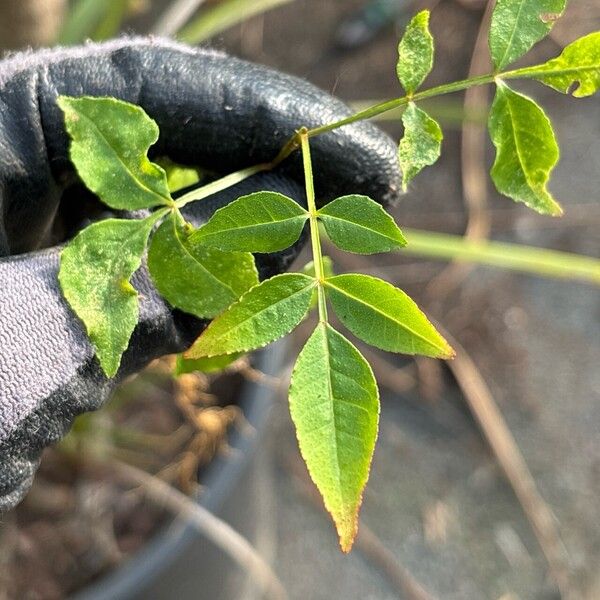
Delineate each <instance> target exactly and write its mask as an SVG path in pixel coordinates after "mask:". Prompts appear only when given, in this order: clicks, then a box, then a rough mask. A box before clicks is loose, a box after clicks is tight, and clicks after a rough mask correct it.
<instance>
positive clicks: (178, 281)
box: [148, 213, 258, 318]
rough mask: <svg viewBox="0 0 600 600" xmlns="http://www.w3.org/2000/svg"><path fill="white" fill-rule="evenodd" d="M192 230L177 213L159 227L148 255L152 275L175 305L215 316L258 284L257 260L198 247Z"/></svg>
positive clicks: (242, 254)
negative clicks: (192, 238) (255, 264)
mask: <svg viewBox="0 0 600 600" xmlns="http://www.w3.org/2000/svg"><path fill="white" fill-rule="evenodd" d="M188 229H189V227H186V225H185V224H184V222H183V219H182V218H181V217H180V216H179V215H177V214H176V213H171V215H170V216H169V217H168V218H167V219H166V220H165V221H164V223H163V224H162V225H161V226H160V227H159V228H158V230H157V231H156V233H155V234H154V236H153V237H152V242H151V244H150V249H149V252H148V268H149V270H150V275H152V279H153V281H154V285H156V289H157V290H158V291H159V292H160V293H161V295H162V296H163V297H164V298H165V299H166V300H167V301H168V302H169V303H170V304H171V306H174V307H175V308H180V309H181V310H184V311H185V312H188V313H190V314H192V315H196V316H197V317H200V318H210V317H214V316H216V315H217V314H219V313H220V312H222V311H223V310H225V309H226V308H227V307H228V306H229V305H230V304H231V303H232V302H234V301H235V300H237V299H238V298H239V297H240V296H241V295H242V294H243V293H244V292H246V291H247V290H249V289H250V288H251V287H253V286H254V285H256V284H257V283H258V273H257V271H256V267H255V266H254V258H253V256H252V254H250V253H248V252H244V253H242V252H239V253H236V254H231V253H226V252H222V251H221V250H217V249H216V248H207V247H205V246H203V245H199V244H194V243H193V241H192V240H191V239H190V234H189V232H188ZM191 237H193V235H192V236H191Z"/></svg>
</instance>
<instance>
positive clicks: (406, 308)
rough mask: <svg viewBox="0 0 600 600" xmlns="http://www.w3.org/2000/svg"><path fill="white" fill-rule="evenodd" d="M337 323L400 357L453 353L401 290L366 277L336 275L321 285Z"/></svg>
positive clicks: (449, 354) (441, 355)
mask: <svg viewBox="0 0 600 600" xmlns="http://www.w3.org/2000/svg"><path fill="white" fill-rule="evenodd" d="M325 289H326V292H327V297H328V298H329V300H330V301H331V304H332V305H333V309H334V311H335V314H336V315H337V317H338V318H339V320H340V321H341V322H342V323H343V324H344V325H345V326H346V327H347V328H348V329H349V330H350V331H351V332H352V333H353V334H354V335H355V336H356V337H357V338H359V339H361V340H363V342H367V344H371V345H372V346H376V347H377V348H381V349H382V350H389V351H391V352H402V353H403V354H422V355H424V356H433V357H435V358H451V357H452V356H453V355H454V351H453V350H452V348H451V347H450V345H449V344H448V342H447V341H446V340H445V339H444V338H443V337H442V336H441V335H440V334H439V333H438V332H437V331H436V329H435V327H434V326H433V325H432V324H431V323H430V322H429V320H428V319H427V317H426V316H425V315H424V314H423V313H422V312H421V310H420V309H419V307H418V306H417V305H416V304H415V303H414V302H413V300H411V299H410V298H409V297H408V296H407V295H406V294H405V293H404V292H403V291H402V290H399V289H398V288H395V287H394V286H393V285H392V284H391V283H388V282H387V281H383V280H382V279H377V278H376V277H370V276H369V275H355V274H346V275H336V276H335V277H331V278H329V279H327V280H326V281H325Z"/></svg>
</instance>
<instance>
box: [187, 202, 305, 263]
mask: <svg viewBox="0 0 600 600" xmlns="http://www.w3.org/2000/svg"><path fill="white" fill-rule="evenodd" d="M306 219H308V213H307V212H306V211H305V210H304V209H303V208H302V207H301V206H300V205H299V204H298V203H297V202H295V201H294V200H292V199H291V198H288V197H287V196H284V195H283V194H278V193H277V192H256V193H254V194H249V195H248V196H242V197H241V198H238V199H237V200H235V201H234V202H232V203H231V204H228V205H227V206H224V207H223V208H220V209H219V210H217V211H216V212H215V214H214V215H213V216H212V217H211V218H210V220H209V221H208V223H206V225H204V226H203V227H201V228H200V229H199V230H198V231H197V232H196V233H195V234H194V236H193V241H194V242H195V243H202V244H206V245H207V246H212V247H214V248H219V249H220V250H226V251H236V250H237V251H245V252H277V251H278V250H283V249H285V248H289V247H290V246H291V245H292V244H293V243H294V242H295V241H296V240H297V239H298V238H299V237H300V234H301V233H302V228H303V227H304V222H305V221H306Z"/></svg>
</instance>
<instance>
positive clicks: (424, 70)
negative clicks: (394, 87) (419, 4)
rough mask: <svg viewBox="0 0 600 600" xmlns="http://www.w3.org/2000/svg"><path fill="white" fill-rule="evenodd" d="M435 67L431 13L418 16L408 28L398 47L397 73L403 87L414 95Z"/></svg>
mask: <svg viewBox="0 0 600 600" xmlns="http://www.w3.org/2000/svg"><path fill="white" fill-rule="evenodd" d="M432 67H433V37H432V35H431V33H430V32H429V11H428V10H423V11H421V12H420V13H418V14H416V15H415V16H414V17H413V18H412V19H411V21H410V23H409V24H408V26H407V27H406V31H405V32H404V35H403V36H402V39H401V40H400V44H399V46H398V64H397V65H396V73H397V74H398V79H399V80H400V83H401V84H402V87H403V88H404V89H405V90H406V92H407V93H408V94H412V93H413V92H414V91H415V90H417V89H418V88H419V87H420V85H421V84H422V83H423V81H425V78H426V77H427V75H429V73H430V71H431V68H432Z"/></svg>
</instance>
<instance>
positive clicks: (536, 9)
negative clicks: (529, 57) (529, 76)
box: [489, 0, 566, 69]
mask: <svg viewBox="0 0 600 600" xmlns="http://www.w3.org/2000/svg"><path fill="white" fill-rule="evenodd" d="M565 5H566V0H497V2H496V6H495V8H494V12H493V14H492V21H491V24H490V34H489V44H490V53H491V55H492V62H493V63H494V66H495V67H496V69H503V68H504V67H505V66H506V65H509V64H510V63H512V62H514V61H515V60H517V59H518V58H520V57H521V56H523V55H524V54H525V53H526V52H528V51H529V50H530V49H531V47H532V46H533V45H534V44H536V43H537V42H539V41H540V40H541V39H543V38H545V37H546V36H547V35H548V33H550V30H551V29H552V26H553V25H554V22H555V21H556V20H557V19H558V18H559V17H560V16H561V15H562V13H563V11H564V10H565Z"/></svg>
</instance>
